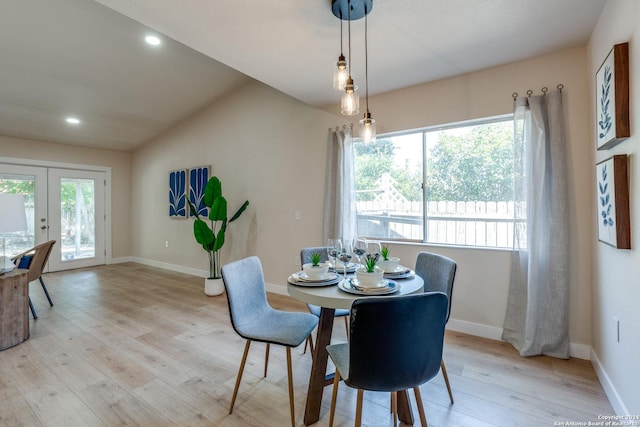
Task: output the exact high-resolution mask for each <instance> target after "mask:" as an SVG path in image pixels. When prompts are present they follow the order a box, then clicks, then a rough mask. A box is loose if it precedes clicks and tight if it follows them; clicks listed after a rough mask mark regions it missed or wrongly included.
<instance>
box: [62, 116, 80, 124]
mask: <svg viewBox="0 0 640 427" xmlns="http://www.w3.org/2000/svg"><path fill="white" fill-rule="evenodd" d="M65 120H66V121H67V123H69V124H71V125H79V124H80V119H78V118H76V117H67V118H66V119H65Z"/></svg>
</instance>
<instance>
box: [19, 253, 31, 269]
mask: <svg viewBox="0 0 640 427" xmlns="http://www.w3.org/2000/svg"><path fill="white" fill-rule="evenodd" d="M32 258H33V256H31V255H23V256H21V257H20V262H19V263H18V268H29V265H30V264H31V259H32Z"/></svg>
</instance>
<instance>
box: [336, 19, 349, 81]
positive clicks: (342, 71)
mask: <svg viewBox="0 0 640 427" xmlns="http://www.w3.org/2000/svg"><path fill="white" fill-rule="evenodd" d="M342 33H343V31H342V19H341V20H340V56H339V57H338V62H336V65H335V67H334V68H333V88H334V89H337V90H344V87H345V85H346V84H347V78H348V77H349V71H348V70H347V60H346V59H345V57H344V54H343V53H342V50H343V49H342Z"/></svg>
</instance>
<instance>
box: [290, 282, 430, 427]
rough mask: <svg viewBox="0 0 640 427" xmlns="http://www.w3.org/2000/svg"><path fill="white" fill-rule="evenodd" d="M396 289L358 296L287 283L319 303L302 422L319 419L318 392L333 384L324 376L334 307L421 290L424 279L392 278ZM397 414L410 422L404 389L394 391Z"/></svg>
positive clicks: (292, 291)
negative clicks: (379, 293) (318, 317)
mask: <svg viewBox="0 0 640 427" xmlns="http://www.w3.org/2000/svg"><path fill="white" fill-rule="evenodd" d="M394 282H396V284H397V285H399V287H400V289H399V290H398V291H396V292H394V293H392V294H387V295H360V294H352V293H347V292H345V291H343V290H341V289H339V288H338V286H337V285H331V286H300V285H294V284H291V283H288V284H287V291H288V292H289V295H291V296H292V297H294V298H295V299H297V300H299V301H302V302H305V303H307V304H313V305H317V306H320V320H319V322H318V332H317V334H316V345H315V348H314V350H313V351H314V355H313V362H312V366H311V374H310V376H309V389H308V391H307V402H306V405H305V413H304V424H305V425H307V426H308V425H311V424H315V423H316V422H318V420H319V419H320V410H321V406H322V392H323V389H324V387H325V386H326V385H329V384H332V383H333V374H330V375H327V372H326V370H327V360H328V357H329V354H328V353H327V348H326V347H327V345H329V344H330V343H331V333H332V331H333V319H334V315H335V310H336V309H337V308H343V309H350V308H351V304H352V303H353V301H354V300H356V299H358V298H380V297H383V296H399V295H408V294H414V293H421V292H422V291H423V287H424V282H423V280H422V278H421V277H420V276H418V275H416V274H414V275H413V276H412V277H410V278H406V279H394ZM397 402H398V416H399V418H400V420H401V421H402V422H404V423H405V424H408V425H413V421H414V419H413V414H412V412H411V405H410V404H409V400H408V397H407V393H406V390H405V391H402V392H398V401H397Z"/></svg>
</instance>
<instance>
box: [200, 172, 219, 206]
mask: <svg viewBox="0 0 640 427" xmlns="http://www.w3.org/2000/svg"><path fill="white" fill-rule="evenodd" d="M218 197H222V183H221V182H220V180H219V179H218V177H216V176H213V177H211V178H210V179H209V181H208V182H207V186H206V187H205V189H204V204H205V205H206V206H207V207H211V205H213V202H214V201H215V199H217V198H218Z"/></svg>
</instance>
